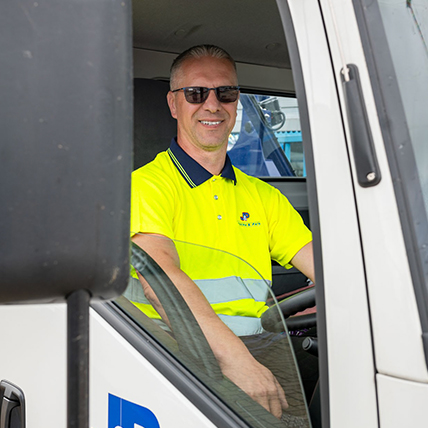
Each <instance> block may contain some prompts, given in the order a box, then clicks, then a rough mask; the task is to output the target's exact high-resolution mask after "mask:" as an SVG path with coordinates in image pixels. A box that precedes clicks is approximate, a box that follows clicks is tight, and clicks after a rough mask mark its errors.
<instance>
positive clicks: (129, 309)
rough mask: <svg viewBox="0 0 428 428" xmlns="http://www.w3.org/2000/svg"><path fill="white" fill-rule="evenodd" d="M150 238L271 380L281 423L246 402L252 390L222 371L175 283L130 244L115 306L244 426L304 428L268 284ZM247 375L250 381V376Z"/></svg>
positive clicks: (218, 254)
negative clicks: (282, 401) (281, 404)
mask: <svg viewBox="0 0 428 428" xmlns="http://www.w3.org/2000/svg"><path fill="white" fill-rule="evenodd" d="M156 239H158V240H159V243H160V245H164V244H165V242H167V245H173V247H174V248H175V250H176V252H177V254H178V256H179V259H180V266H181V268H182V269H183V270H187V271H190V272H191V275H192V279H193V281H194V282H195V283H196V284H197V286H198V288H199V289H200V290H201V291H202V292H203V294H204V296H205V298H206V299H207V300H208V302H209V303H210V305H211V307H212V308H213V309H214V311H215V312H216V313H217V315H218V317H219V318H220V319H221V321H222V322H223V323H224V324H226V325H227V326H228V327H229V329H230V330H232V331H233V332H234V334H235V336H234V337H236V338H239V341H240V343H243V344H244V345H245V347H246V349H247V350H249V352H250V353H251V355H252V357H253V358H254V359H255V360H256V361H257V362H258V364H261V365H263V367H265V368H268V370H269V371H270V372H271V373H272V374H273V375H274V376H275V378H276V379H277V381H278V382H279V384H280V385H281V390H283V391H284V393H285V397H286V400H287V402H288V408H287V409H284V410H283V415H282V417H281V419H278V418H276V417H274V416H273V415H272V414H271V413H270V412H269V411H267V410H265V408H264V407H263V406H262V405H261V404H262V403H261V401H260V400H259V399H257V398H255V397H253V398H254V399H252V398H251V397H250V395H251V393H250V391H251V388H252V385H250V384H246V380H245V379H244V380H243V379H242V377H239V376H236V375H237V374H238V373H235V372H228V371H227V370H225V367H224V365H223V364H222V363H221V361H220V360H219V358H218V354H217V355H215V354H216V352H215V350H213V348H212V347H211V346H210V344H209V342H210V343H212V339H211V338H210V336H209V335H208V336H207V331H206V330H205V331H203V330H204V328H203V326H201V325H200V324H199V322H198V321H197V319H196V318H195V316H193V314H192V311H191V310H190V309H189V307H188V306H187V304H186V301H185V300H184V299H183V298H182V296H181V293H180V291H179V290H181V289H182V287H183V284H180V280H175V279H174V276H171V278H173V281H171V280H170V278H169V277H168V276H167V275H166V274H165V273H164V271H163V270H162V269H161V268H160V267H159V266H158V265H157V263H155V262H154V261H153V260H152V259H151V257H150V256H149V255H148V254H147V253H146V252H145V251H142V250H141V249H140V248H139V247H137V246H136V245H135V244H133V255H132V264H133V266H132V267H131V277H130V281H129V285H128V288H127V290H126V291H125V293H124V295H123V296H122V297H120V298H119V299H118V300H117V304H118V305H120V307H121V308H122V309H123V310H124V311H125V312H126V313H127V314H128V315H129V316H131V317H132V318H133V319H134V321H136V322H137V323H138V324H139V325H140V326H141V327H142V328H143V329H144V330H146V331H147V332H149V333H150V334H151V335H152V337H154V338H155V339H156V340H157V341H158V342H159V343H160V344H162V345H163V346H164V348H165V349H166V350H167V351H168V352H169V353H171V354H172V355H173V356H174V357H175V358H176V359H177V360H179V361H180V363H181V364H183V365H184V366H185V367H186V368H187V369H188V370H190V371H191V372H192V373H193V374H194V375H196V376H197V377H198V378H199V379H200V380H201V381H202V382H204V383H205V385H206V386H207V387H209V388H210V389H211V390H212V391H213V392H214V393H215V394H217V395H218V396H219V397H220V398H221V399H222V400H223V401H225V402H226V403H227V404H228V406H230V408H231V409H233V410H234V411H235V412H236V413H237V414H238V415H239V416H240V417H241V418H243V419H245V420H246V422H247V423H248V424H249V425H250V426H255V427H273V426H278V427H295V426H296V427H297V426H299V427H309V426H310V421H309V417H308V410H307V405H306V400H305V393H304V391H303V388H302V383H301V379H300V375H299V372H298V369H297V365H296V360H295V355H294V351H293V345H292V343H291V340H290V333H289V332H288V331H287V328H286V326H285V324H284V320H283V316H282V313H281V312H280V311H279V308H278V306H277V305H276V304H277V302H276V299H275V297H274V295H273V293H272V292H271V289H270V283H269V282H268V281H266V280H264V279H263V278H262V277H261V276H260V274H259V273H258V272H257V271H255V269H254V268H252V267H251V266H250V265H249V264H248V263H246V262H245V261H243V260H242V259H239V258H238V257H235V256H233V255H231V254H229V253H226V252H223V251H219V250H214V249H212V248H208V247H202V246H199V245H194V244H189V243H185V242H179V241H174V242H173V241H170V240H168V239H167V238H162V237H157V238H156ZM189 264H191V265H192V267H190V268H189ZM238 306H239V308H238ZM300 330H302V328H301V327H299V331H300ZM303 330H304V331H308V329H303ZM207 337H208V338H209V340H207ZM235 371H238V370H235ZM247 375H248V376H247V377H248V379H250V378H251V373H248V372H247ZM248 382H250V381H249V380H248ZM244 391H245V392H246V393H245V392H244Z"/></svg>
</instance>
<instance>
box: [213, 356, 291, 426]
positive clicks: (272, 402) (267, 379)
mask: <svg viewBox="0 0 428 428" xmlns="http://www.w3.org/2000/svg"><path fill="white" fill-rule="evenodd" d="M249 357H250V358H248V359H245V358H244V359H234V360H233V364H231V365H230V364H227V363H226V364H220V367H221V370H222V372H223V374H224V375H225V376H226V377H227V378H229V380H231V381H232V382H233V383H234V384H235V385H237V386H238V387H239V388H241V389H242V390H243V391H244V392H245V393H247V394H248V395H249V396H250V397H251V398H252V399H253V400H254V401H257V403H259V404H260V405H262V406H263V407H264V408H265V409H266V410H267V411H269V412H271V413H272V414H273V415H274V416H275V417H277V418H278V419H280V418H281V416H282V411H283V410H285V409H287V408H288V403H287V400H286V398H285V394H284V391H283V389H282V387H281V385H280V384H279V382H278V381H277V380H276V378H275V376H274V375H273V374H272V373H271V371H270V370H268V369H267V368H266V367H265V366H263V365H261V364H260V363H259V362H257V361H256V360H255V359H254V357H253V356H252V355H251V354H249ZM229 363H230V362H229Z"/></svg>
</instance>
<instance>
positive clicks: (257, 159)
mask: <svg viewBox="0 0 428 428" xmlns="http://www.w3.org/2000/svg"><path fill="white" fill-rule="evenodd" d="M228 154H229V156H230V158H231V160H232V163H233V164H234V165H235V166H236V167H238V168H239V169H241V170H242V171H244V172H245V173H247V174H249V175H253V176H257V177H305V176H306V166H305V159H304V155H303V145H302V132H301V129H300V118H299V110H298V107H297V100H296V99H295V98H291V97H289V98H287V97H278V96H267V95H252V94H242V93H241V96H240V101H239V105H238V116H237V120H236V124H235V127H234V128H233V131H232V134H231V135H230V137H229V145H228Z"/></svg>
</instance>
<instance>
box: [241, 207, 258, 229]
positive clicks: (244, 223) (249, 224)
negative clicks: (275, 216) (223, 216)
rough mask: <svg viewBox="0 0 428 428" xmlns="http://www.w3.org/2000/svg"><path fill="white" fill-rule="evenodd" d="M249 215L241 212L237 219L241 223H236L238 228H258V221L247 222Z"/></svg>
mask: <svg viewBox="0 0 428 428" xmlns="http://www.w3.org/2000/svg"><path fill="white" fill-rule="evenodd" d="M250 217H251V216H250V213H248V212H246V211H243V212H242V215H241V216H240V217H239V219H240V220H241V221H238V224H239V226H243V227H254V226H260V222H259V221H251V220H250V221H248V219H249V218H250Z"/></svg>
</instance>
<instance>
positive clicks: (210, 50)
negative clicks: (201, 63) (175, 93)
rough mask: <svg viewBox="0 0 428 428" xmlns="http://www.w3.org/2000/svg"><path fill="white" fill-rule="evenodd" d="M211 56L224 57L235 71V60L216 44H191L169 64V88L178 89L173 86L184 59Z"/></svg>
mask: <svg viewBox="0 0 428 428" xmlns="http://www.w3.org/2000/svg"><path fill="white" fill-rule="evenodd" d="M207 56H208V57H212V58H217V59H225V60H227V61H229V63H230V64H231V65H232V67H233V69H234V70H235V73H236V64H235V60H234V59H233V58H232V57H231V56H230V55H229V54H228V53H227V52H226V51H225V50H224V49H222V48H219V47H218V46H214V45H197V46H193V47H191V48H189V49H187V50H185V51H184V52H182V53H181V54H180V55H178V57H177V58H175V60H174V61H173V63H172V65H171V70H170V88H171V90H172V89H178V88H174V85H175V84H176V80H177V75H178V73H179V71H180V69H181V66H182V65H183V63H184V62H185V61H187V60H188V59H191V58H196V59H199V58H204V57H207Z"/></svg>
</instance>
